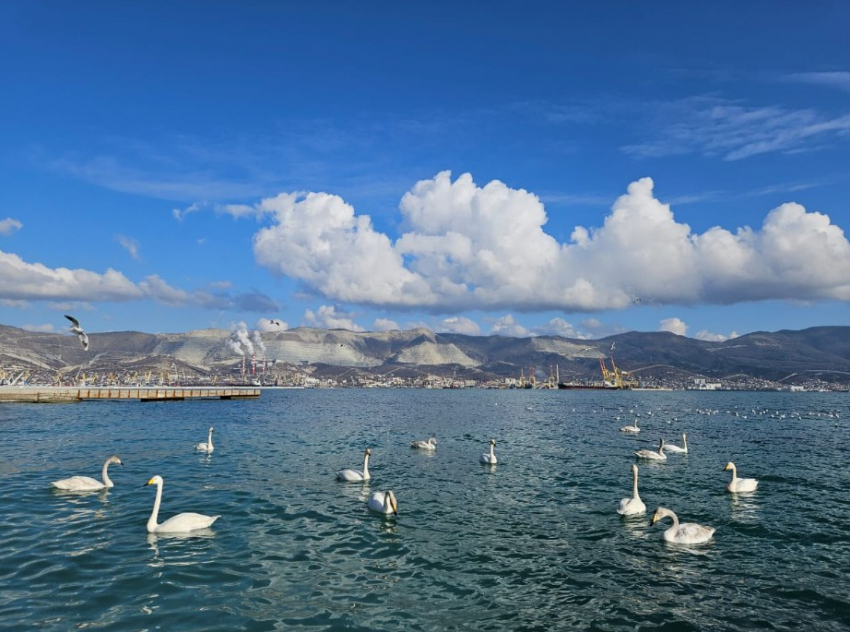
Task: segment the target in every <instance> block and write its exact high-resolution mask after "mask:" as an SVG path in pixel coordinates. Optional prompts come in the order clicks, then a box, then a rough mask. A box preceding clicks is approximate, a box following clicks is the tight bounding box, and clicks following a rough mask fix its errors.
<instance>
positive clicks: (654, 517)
mask: <svg viewBox="0 0 850 632" xmlns="http://www.w3.org/2000/svg"><path fill="white" fill-rule="evenodd" d="M656 522H658V513H654V514H652V520H650V521H649V526H650V527H651V526H652V525H654V524H655V523H656Z"/></svg>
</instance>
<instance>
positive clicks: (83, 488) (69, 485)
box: [51, 454, 123, 492]
mask: <svg viewBox="0 0 850 632" xmlns="http://www.w3.org/2000/svg"><path fill="white" fill-rule="evenodd" d="M110 463H117V464H118V465H123V463H121V459H119V458H118V457H117V456H115V455H114V454H113V455H112V456H111V457H109V458H108V459H106V462H105V463H104V464H103V469H102V470H101V472H100V477H101V478H102V479H103V482H102V483H101V482H100V481H98V480H95V479H93V478H91V477H89V476H72V477H71V478H63V479H62V480H61V481H53V482H52V483H51V485H53V487H55V488H56V489H64V490H65V491H69V492H96V491H98V490H100V489H108V488H110V487H112V486H113V483H112V480H111V479H110V478H109V473H108V472H107V470H108V469H109V464H110Z"/></svg>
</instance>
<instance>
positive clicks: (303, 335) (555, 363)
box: [0, 325, 850, 385]
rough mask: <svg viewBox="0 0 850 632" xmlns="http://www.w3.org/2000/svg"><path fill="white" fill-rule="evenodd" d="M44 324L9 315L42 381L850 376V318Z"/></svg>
mask: <svg viewBox="0 0 850 632" xmlns="http://www.w3.org/2000/svg"><path fill="white" fill-rule="evenodd" d="M89 341H90V346H89V349H88V350H84V349H83V348H82V346H81V344H80V341H79V340H78V338H77V336H75V335H69V334H55V333H38V332H31V331H26V330H23V329H18V328H15V327H9V326H4V325H0V369H2V371H3V372H4V374H5V377H6V379H7V380H8V379H10V377H11V376H13V375H14V374H16V373H18V374H20V373H22V372H26V373H27V374H29V375H30V378H29V379H30V381H40V382H42V383H49V382H52V381H58V380H59V379H61V377H62V376H69V375H79V374H80V373H81V372H82V373H88V374H110V375H112V376H113V378H114V379H123V380H125V381H126V380H127V379H129V378H128V376H132V379H141V376H143V375H146V374H147V375H148V376H150V375H151V374H152V375H156V376H161V375H163V374H166V373H167V374H169V376H171V379H172V380H173V379H174V376H175V375H176V376H180V377H179V379H182V380H187V381H194V380H199V379H211V378H214V379H222V380H234V379H237V378H241V379H243V380H244V379H245V375H246V374H248V375H258V374H260V373H262V374H263V375H264V376H269V377H272V376H274V377H275V379H278V378H280V377H281V376H286V375H290V376H291V375H295V374H302V375H310V376H313V377H316V378H334V379H337V380H339V379H343V378H345V377H347V379H350V380H353V379H355V378H358V377H359V378H364V377H368V376H371V377H375V376H384V377H386V376H389V375H392V376H395V377H397V378H407V379H411V378H416V377H422V376H426V375H437V376H450V377H454V378H457V379H464V380H475V381H478V382H484V381H488V380H498V379H502V380H504V379H505V378H520V377H521V376H523V377H527V378H532V377H533V378H535V379H536V380H537V381H545V380H551V381H554V380H555V379H557V380H558V381H561V382H588V381H593V380H599V379H601V368H600V361H603V362H605V366H606V367H607V368H609V369H610V368H611V367H612V362H616V364H617V367H618V368H619V369H621V370H624V371H628V372H629V373H630V374H631V376H632V377H633V378H635V379H637V380H639V381H640V382H642V383H644V384H656V385H657V384H662V383H663V384H670V385H682V384H686V383H688V382H693V380H694V378H702V379H707V380H717V381H719V380H723V381H734V382H737V383H740V382H751V383H752V382H759V381H763V382H765V383H780V384H785V385H791V384H806V383H807V384H811V383H813V382H815V383H819V384H830V385H848V384H850V327H843V326H834V327H813V328H810V329H804V330H800V331H790V330H783V331H777V332H755V333H751V334H746V335H743V336H740V337H738V338H734V339H731V340H727V341H724V342H708V341H703V340H697V339H694V338H686V337H684V336H679V335H676V334H672V333H667V332H627V333H620V334H616V335H613V336H609V337H606V338H601V339H596V340H577V339H569V338H561V337H557V336H537V337H530V338H511V337H503V336H467V335H461V334H444V333H434V332H431V331H429V330H427V329H412V330H407V331H389V332H353V331H348V330H342V329H331V330H326V329H314V328H303V327H299V328H295V329H288V330H283V331H279V332H262V333H260V332H259V331H253V332H247V331H244V330H243V331H241V332H235V331H226V330H221V329H203V330H198V331H191V332H187V333H179V334H148V333H141V332H107V333H95V334H89Z"/></svg>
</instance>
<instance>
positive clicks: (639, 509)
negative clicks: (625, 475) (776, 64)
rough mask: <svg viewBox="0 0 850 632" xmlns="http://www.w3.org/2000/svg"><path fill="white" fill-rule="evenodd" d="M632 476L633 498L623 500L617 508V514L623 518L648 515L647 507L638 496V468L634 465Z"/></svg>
mask: <svg viewBox="0 0 850 632" xmlns="http://www.w3.org/2000/svg"><path fill="white" fill-rule="evenodd" d="M632 475H633V476H634V483H633V484H632V496H631V498H623V499H622V500H621V501H620V506H619V507H618V508H617V513H618V514H620V515H621V516H637V515H640V514H645V513H646V505H644V504H643V501H642V500H641V499H640V496H639V495H638V466H637V465H635V464H634V463H632Z"/></svg>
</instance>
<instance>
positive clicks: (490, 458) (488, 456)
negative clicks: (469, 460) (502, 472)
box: [478, 439, 496, 465]
mask: <svg viewBox="0 0 850 632" xmlns="http://www.w3.org/2000/svg"><path fill="white" fill-rule="evenodd" d="M495 448H496V440H495V439H490V452H489V453H487V452H485V453H484V454H482V455H481V457H480V458H479V459H478V461H479V462H480V463H489V464H490V465H495V464H496V452H495Z"/></svg>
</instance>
